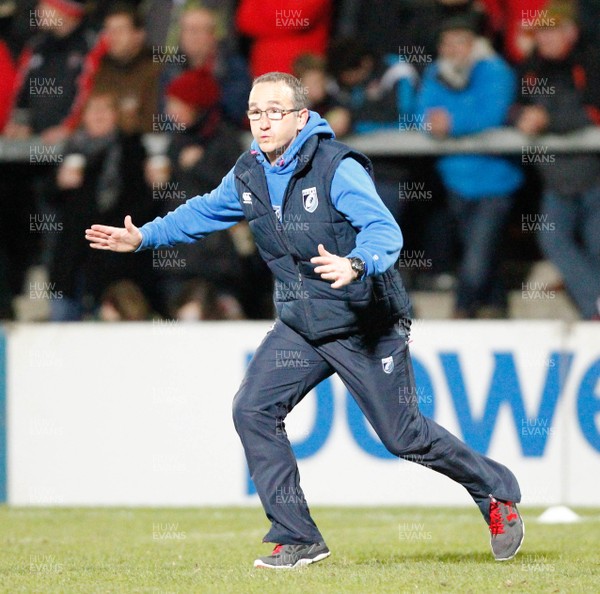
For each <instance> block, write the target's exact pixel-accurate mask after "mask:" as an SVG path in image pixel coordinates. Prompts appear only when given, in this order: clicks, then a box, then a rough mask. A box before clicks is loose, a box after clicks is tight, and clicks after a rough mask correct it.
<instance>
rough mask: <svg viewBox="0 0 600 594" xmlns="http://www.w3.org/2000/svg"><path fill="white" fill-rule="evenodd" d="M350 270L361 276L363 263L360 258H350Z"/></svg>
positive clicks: (363, 268)
mask: <svg viewBox="0 0 600 594" xmlns="http://www.w3.org/2000/svg"><path fill="white" fill-rule="evenodd" d="M352 270H355V271H356V272H357V273H358V276H362V275H363V274H364V272H365V263H364V262H363V261H362V260H361V259H360V258H352Z"/></svg>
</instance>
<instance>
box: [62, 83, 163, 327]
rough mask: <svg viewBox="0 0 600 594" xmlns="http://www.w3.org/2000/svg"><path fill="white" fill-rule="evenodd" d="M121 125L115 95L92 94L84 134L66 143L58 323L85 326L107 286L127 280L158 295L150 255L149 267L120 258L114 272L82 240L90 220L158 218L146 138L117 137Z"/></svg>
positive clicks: (111, 264) (112, 265) (112, 264)
mask: <svg viewBox="0 0 600 594" xmlns="http://www.w3.org/2000/svg"><path fill="white" fill-rule="evenodd" d="M118 118H119V112H118V108H117V100H116V98H115V97H114V96H113V95H111V94H108V93H100V92H99V93H97V94H92V95H91V96H90V98H89V99H88V102H87V105H86V107H85V110H84V114H83V126H82V129H81V130H78V131H77V132H76V133H75V134H74V135H73V136H72V137H71V139H70V140H69V142H68V143H67V146H66V148H65V157H64V160H63V161H62V163H61V165H60V167H59V169H58V173H57V177H56V186H55V200H56V201H57V202H58V203H59V205H60V206H61V207H62V213H63V214H62V216H61V217H60V220H61V223H62V226H63V228H62V232H61V233H60V234H59V235H58V243H57V246H56V250H55V254H54V257H53V259H52V263H51V266H50V281H51V282H52V283H54V286H55V291H56V292H57V293H58V294H60V296H61V298H60V299H55V300H52V302H51V317H52V319H53V320H55V321H67V320H79V319H81V318H82V317H84V316H85V315H86V314H90V313H92V312H93V310H94V309H95V308H96V307H97V306H98V305H99V299H100V296H101V294H102V293H103V291H104V290H105V289H106V287H108V286H109V285H110V284H111V283H112V282H114V281H116V280H119V279H121V278H129V279H131V280H133V281H135V282H136V283H137V284H139V285H140V286H141V287H142V289H143V290H145V291H147V292H148V293H151V291H152V290H153V285H154V279H153V278H152V259H151V253H150V252H149V253H148V257H147V258H146V259H145V261H144V262H141V263H140V262H139V261H138V260H136V261H135V262H134V261H133V260H129V261H127V262H121V260H120V259H119V264H118V267H115V264H116V260H114V259H104V258H100V259H98V258H97V257H95V256H96V254H93V253H90V250H89V249H86V245H85V243H84V240H83V233H82V229H83V228H84V226H85V223H84V221H85V220H87V218H88V217H89V216H90V215H91V216H100V215H101V216H103V217H106V218H107V219H110V220H111V221H113V223H114V224H120V223H121V222H122V220H123V217H124V213H126V212H129V211H135V212H137V213H138V216H154V215H155V214H157V213H156V210H155V207H154V206H153V201H152V199H151V197H150V190H149V188H148V187H147V186H146V184H145V182H144V173H143V172H144V168H143V163H144V159H145V156H146V155H145V151H144V149H143V146H142V144H141V141H140V137H139V136H138V135H126V134H123V133H122V132H121V131H119V128H118ZM100 260H101V261H100ZM123 264H125V269H123V267H122V265H123Z"/></svg>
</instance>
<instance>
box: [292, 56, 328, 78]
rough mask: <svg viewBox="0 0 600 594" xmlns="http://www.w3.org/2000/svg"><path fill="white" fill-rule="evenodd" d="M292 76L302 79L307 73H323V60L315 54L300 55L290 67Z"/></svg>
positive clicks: (324, 69) (324, 67) (324, 65)
mask: <svg viewBox="0 0 600 594" xmlns="http://www.w3.org/2000/svg"><path fill="white" fill-rule="evenodd" d="M292 69H293V71H294V75H295V76H297V77H298V78H302V77H303V76H304V75H305V74H306V73H307V72H312V71H313V70H318V71H319V72H325V71H326V70H327V67H326V64H325V59H324V58H321V56H317V55H316V54H310V53H305V54H300V55H299V56H298V57H297V58H296V59H295V60H294V63H293V65H292Z"/></svg>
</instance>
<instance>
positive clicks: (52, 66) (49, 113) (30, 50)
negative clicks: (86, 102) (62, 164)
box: [4, 0, 95, 144]
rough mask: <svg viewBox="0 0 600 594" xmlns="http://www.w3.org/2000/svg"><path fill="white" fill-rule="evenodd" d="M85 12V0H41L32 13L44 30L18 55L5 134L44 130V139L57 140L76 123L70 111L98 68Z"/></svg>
mask: <svg viewBox="0 0 600 594" xmlns="http://www.w3.org/2000/svg"><path fill="white" fill-rule="evenodd" d="M83 17H84V6H83V2H79V1H76V0H43V1H42V2H39V3H38V5H37V8H36V10H35V11H34V12H33V15H32V17H31V18H32V19H33V22H34V24H36V26H37V27H39V29H40V32H39V34H37V35H35V36H34V37H33V38H32V39H31V41H30V42H29V43H27V45H26V46H25V48H24V50H23V52H22V54H21V56H20V58H19V64H18V73H17V81H16V85H17V92H16V100H15V104H14V108H13V111H12V114H11V117H10V121H9V123H8V124H7V126H6V128H5V130H4V134H5V135H6V136H9V137H12V138H27V137H28V136H30V135H31V134H41V135H42V139H43V140H44V142H47V143H50V144H54V143H57V142H60V141H62V140H64V139H65V138H67V137H68V135H69V134H70V133H71V132H72V131H73V130H74V128H75V127H76V125H77V121H76V120H73V118H71V117H70V116H71V115H72V114H71V112H72V109H73V108H74V106H76V105H77V99H78V95H79V94H80V93H81V92H82V89H83V88H84V86H85V83H86V81H87V77H88V76H89V75H90V73H91V72H92V71H93V69H94V65H93V64H90V63H88V61H86V58H87V56H88V53H89V52H90V50H91V49H92V47H93V45H94V41H95V36H94V34H93V32H92V31H90V30H88V29H86V28H85V26H84V25H83Z"/></svg>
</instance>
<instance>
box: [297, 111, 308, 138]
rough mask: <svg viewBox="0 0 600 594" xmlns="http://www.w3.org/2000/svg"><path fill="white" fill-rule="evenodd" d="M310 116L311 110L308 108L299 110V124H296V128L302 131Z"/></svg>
mask: <svg viewBox="0 0 600 594" xmlns="http://www.w3.org/2000/svg"><path fill="white" fill-rule="evenodd" d="M309 116H310V112H309V111H308V109H307V108H306V107H304V108H302V109H301V110H300V111H299V112H298V125H297V126H296V129H297V130H298V132H300V130H302V128H304V126H306V122H308V118H309Z"/></svg>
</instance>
